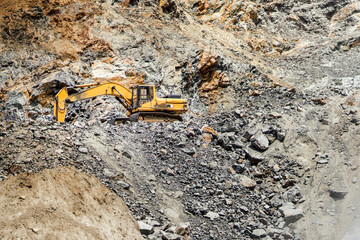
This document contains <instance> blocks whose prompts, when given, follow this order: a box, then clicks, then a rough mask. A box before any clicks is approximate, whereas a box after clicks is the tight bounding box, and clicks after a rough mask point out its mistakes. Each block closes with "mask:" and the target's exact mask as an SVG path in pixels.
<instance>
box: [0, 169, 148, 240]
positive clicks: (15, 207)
mask: <svg viewBox="0 0 360 240" xmlns="http://www.w3.org/2000/svg"><path fill="white" fill-rule="evenodd" d="M0 192H1V193H2V194H1V196H0V212H1V213H2V217H1V220H0V225H1V229H0V238H1V239H6V238H9V237H10V236H11V238H28V239H48V238H49V239H50V238H51V239H53V238H55V239H143V238H142V236H141V234H140V232H139V227H138V224H137V223H136V221H135V219H134V218H133V217H132V216H131V214H130V212H129V210H128V208H127V206H126V205H125V203H124V202H123V201H122V200H121V199H120V198H119V197H118V196H116V195H115V194H114V193H113V192H111V191H110V190H109V189H107V188H106V187H105V186H103V185H102V184H101V183H100V181H99V180H97V179H96V178H95V177H93V176H91V175H88V174H85V173H82V172H79V171H78V170H76V169H75V168H70V167H60V168H56V169H52V170H45V171H43V172H40V173H36V174H29V173H23V174H20V175H18V176H16V177H10V178H8V179H6V180H5V181H3V182H1V183H0ZM64 230H66V231H64Z"/></svg>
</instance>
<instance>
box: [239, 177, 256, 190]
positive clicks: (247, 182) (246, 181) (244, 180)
mask: <svg viewBox="0 0 360 240" xmlns="http://www.w3.org/2000/svg"><path fill="white" fill-rule="evenodd" d="M238 180H239V183H240V184H241V185H242V186H244V187H246V188H254V187H255V186H256V182H255V181H254V180H252V179H251V178H249V177H247V176H245V175H240V176H239V177H238Z"/></svg>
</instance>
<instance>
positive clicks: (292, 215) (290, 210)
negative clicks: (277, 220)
mask: <svg viewBox="0 0 360 240" xmlns="http://www.w3.org/2000/svg"><path fill="white" fill-rule="evenodd" d="M280 211H281V213H282V214H283V215H284V220H285V222H286V224H290V223H294V222H296V221H298V220H299V219H301V218H302V217H303V216H304V213H303V210H302V209H300V208H296V207H295V205H294V204H292V203H290V202H287V203H285V204H283V206H282V207H280Z"/></svg>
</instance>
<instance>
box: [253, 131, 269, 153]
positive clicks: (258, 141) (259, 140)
mask: <svg viewBox="0 0 360 240" xmlns="http://www.w3.org/2000/svg"><path fill="white" fill-rule="evenodd" d="M251 146H252V147H254V148H255V149H257V150H260V151H265V150H267V149H268V148H269V140H268V139H267V137H266V136H265V135H264V134H262V133H261V134H257V135H255V136H254V137H253V139H252V140H251Z"/></svg>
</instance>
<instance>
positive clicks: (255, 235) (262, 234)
mask: <svg viewBox="0 0 360 240" xmlns="http://www.w3.org/2000/svg"><path fill="white" fill-rule="evenodd" d="M266 235H267V234H266V231H265V230H264V229H255V230H253V231H252V233H251V237H253V238H263V237H265V236H266Z"/></svg>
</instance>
